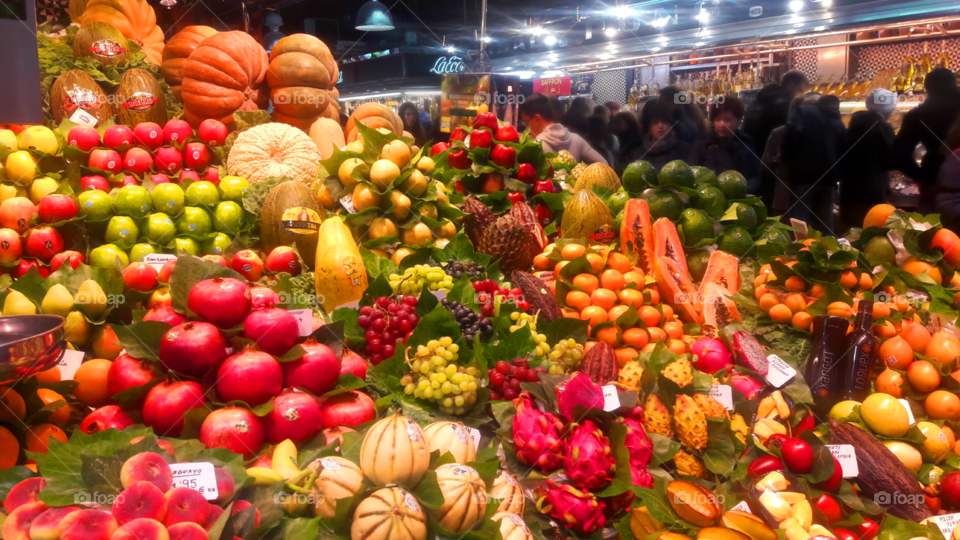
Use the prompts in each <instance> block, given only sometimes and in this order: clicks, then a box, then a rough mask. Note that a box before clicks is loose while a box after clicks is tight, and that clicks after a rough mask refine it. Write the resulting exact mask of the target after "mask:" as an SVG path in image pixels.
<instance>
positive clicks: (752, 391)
mask: <svg viewBox="0 0 960 540" xmlns="http://www.w3.org/2000/svg"><path fill="white" fill-rule="evenodd" d="M730 385H731V386H733V387H734V388H736V389H737V390H739V391H740V393H741V394H743V395H744V396H746V398H747V399H753V398H755V397H757V393H758V392H760V390H761V389H763V383H762V382H760V381H759V380H757V378H756V377H754V376H752V375H747V374H745V373H734V374H733V375H732V376H731V377H730Z"/></svg>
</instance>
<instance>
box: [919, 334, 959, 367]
mask: <svg viewBox="0 0 960 540" xmlns="http://www.w3.org/2000/svg"><path fill="white" fill-rule="evenodd" d="M923 354H925V355H927V356H929V357H931V358H936V359H937V360H939V361H940V363H941V364H948V363H950V362H953V361H954V360H956V359H957V357H958V356H960V343H957V341H956V339H954V338H953V334H951V333H950V332H945V331H942V330H941V331H940V332H937V333H935V334H933V335H932V336H930V342H929V343H927V349H926V350H925V351H924V353H923Z"/></svg>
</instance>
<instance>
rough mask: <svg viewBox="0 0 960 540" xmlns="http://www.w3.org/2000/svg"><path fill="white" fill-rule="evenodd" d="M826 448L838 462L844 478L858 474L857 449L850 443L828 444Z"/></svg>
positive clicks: (854, 476)
mask: <svg viewBox="0 0 960 540" xmlns="http://www.w3.org/2000/svg"><path fill="white" fill-rule="evenodd" d="M827 448H829V449H830V453H831V454H833V457H835V458H837V461H839V462H840V469H841V470H842V471H843V477H844V478H856V477H857V476H860V467H859V466H858V465H857V450H856V449H855V448H854V447H853V445H852V444H828V445H827Z"/></svg>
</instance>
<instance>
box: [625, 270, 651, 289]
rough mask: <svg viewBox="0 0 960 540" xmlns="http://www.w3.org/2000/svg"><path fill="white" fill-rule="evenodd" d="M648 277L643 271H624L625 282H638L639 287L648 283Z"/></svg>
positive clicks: (626, 283)
mask: <svg viewBox="0 0 960 540" xmlns="http://www.w3.org/2000/svg"><path fill="white" fill-rule="evenodd" d="M646 282H647V281H646V279H645V277H644V275H643V273H642V272H636V271H634V270H631V271H629V272H624V273H623V284H624V285H629V284H631V283H636V284H637V287H643V284H644V283H646Z"/></svg>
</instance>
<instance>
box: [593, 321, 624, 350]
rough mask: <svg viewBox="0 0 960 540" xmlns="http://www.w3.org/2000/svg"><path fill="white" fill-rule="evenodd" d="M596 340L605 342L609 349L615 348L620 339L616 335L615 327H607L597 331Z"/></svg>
mask: <svg viewBox="0 0 960 540" xmlns="http://www.w3.org/2000/svg"><path fill="white" fill-rule="evenodd" d="M596 337H597V340H598V341H606V342H607V343H609V344H610V346H611V347H616V346H617V342H618V341H619V340H620V337H619V336H618V335H617V327H616V326H608V327H606V328H601V329H600V330H598V331H597V335H596Z"/></svg>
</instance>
